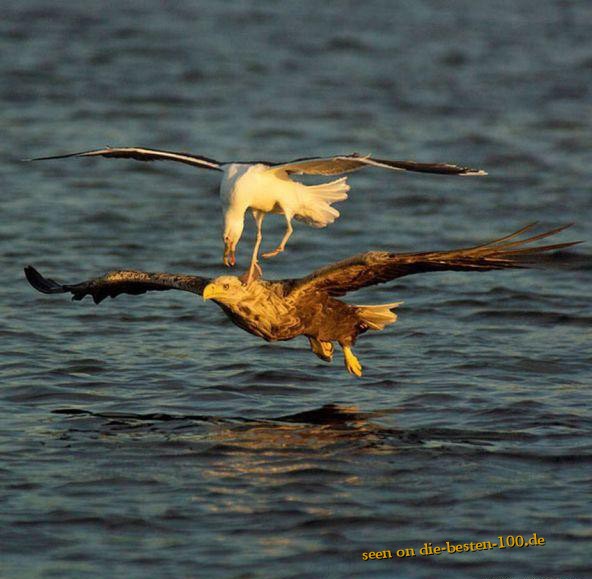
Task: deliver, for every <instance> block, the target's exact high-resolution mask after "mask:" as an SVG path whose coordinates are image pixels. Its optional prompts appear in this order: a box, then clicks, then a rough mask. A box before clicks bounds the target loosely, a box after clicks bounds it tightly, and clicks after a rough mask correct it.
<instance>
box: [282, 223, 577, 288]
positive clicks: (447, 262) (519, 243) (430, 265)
mask: <svg viewBox="0 0 592 579" xmlns="http://www.w3.org/2000/svg"><path fill="white" fill-rule="evenodd" d="M535 225H536V223H531V224H530V225H527V226H526V227H523V228H522V229H519V230H518V231H516V232H514V233H512V234H510V235H506V236H505V237H501V238H500V239H496V240H494V241H490V242H489V243H485V244H483V245H477V246H474V247H467V248H464V249H456V250H453V251H434V252H423V253H399V254H397V253H388V252H386V251H370V252H368V253H362V254H359V255H355V256H353V257H350V258H348V259H344V260H342V261H338V262H337V263H333V264H331V265H328V266H326V267H323V268H321V269H317V270H316V271H314V272H313V273H311V274H310V275H307V276H306V277H303V278H300V279H294V280H286V282H285V284H286V290H287V292H288V293H289V294H290V295H292V296H295V295H298V294H302V293H309V292H315V291H321V292H326V293H328V294H329V295H332V296H342V295H345V294H346V293H347V292H352V291H356V290H359V289H361V288H364V287H368V286H371V285H375V284H379V283H385V282H388V281H391V280H393V279H396V278H399V277H403V276H405V275H411V274H414V273H425V272H430V271H448V270H456V271H463V270H464V271H488V270H492V269H507V268H520V267H527V266H528V264H529V263H532V262H533V261H536V259H537V258H538V257H540V255H541V254H542V253H545V252H547V251H551V250H553V249H561V248H564V247H569V246H571V245H575V244H577V243H581V242H578V241H575V242H566V243H556V244H553V245H539V246H534V247H533V246H531V247H526V246H527V245H528V244H530V243H532V242H534V241H537V240H539V239H544V238H546V237H549V236H551V235H555V234H556V233H559V232H560V231H563V230H564V229H566V228H567V227H570V225H564V226H562V227H558V228H556V229H552V230H550V231H545V232H543V233H539V234H538V235H533V236H530V237H526V238H522V239H516V238H518V237H519V236H521V235H522V234H524V233H525V232H526V231H529V230H531V229H532V228H533V227H534V226H535Z"/></svg>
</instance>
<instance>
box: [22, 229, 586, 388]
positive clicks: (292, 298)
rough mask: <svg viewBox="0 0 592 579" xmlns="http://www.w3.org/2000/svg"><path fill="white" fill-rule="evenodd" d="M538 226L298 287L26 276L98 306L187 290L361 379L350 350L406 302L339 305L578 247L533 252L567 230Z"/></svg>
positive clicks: (359, 258)
mask: <svg viewBox="0 0 592 579" xmlns="http://www.w3.org/2000/svg"><path fill="white" fill-rule="evenodd" d="M533 226H534V224H531V225H527V226H526V227H523V228H522V229H520V230H518V231H516V232H515V233H512V234H511V235H507V236H505V237H502V238H500V239H496V240H494V241H491V242H489V243H485V244H483V245H477V246H474V247H468V248H464V249H456V250H452V251H434V252H422V253H399V254H396V253H388V252H384V251H370V252H367V253H362V254H359V255H355V256H353V257H350V258H349V259H344V260H342V261H338V262H336V263H333V264H331V265H328V266H326V267H323V268H321V269H317V270H316V271H314V272H312V273H311V274H310V275H307V276H305V277H302V278H298V279H286V280H278V281H265V280H262V279H256V280H254V281H253V282H252V283H250V284H249V285H244V284H243V283H242V282H241V280H240V279H239V278H238V277H235V276H221V277H218V278H215V279H208V278H204V277H198V276H193V275H177V274H170V273H146V272H141V271H127V270H120V271H111V272H109V273H107V274H106V275H104V276H102V277H98V278H95V279H91V280H89V281H85V282H82V283H78V284H60V283H57V282H55V281H53V280H51V279H47V278H44V277H43V276H42V275H41V274H40V273H39V272H37V271H36V270H35V269H34V268H33V267H31V266H28V267H26V268H25V274H26V276H27V279H28V280H29V282H30V283H31V285H32V286H33V287H34V288H35V289H37V290H39V291H40V292H43V293H46V294H54V293H67V292H69V293H71V294H72V295H73V298H72V299H74V300H81V299H82V298H83V297H85V296H87V295H90V296H92V298H93V300H94V302H95V303H96V304H98V303H100V302H101V301H103V300H104V299H105V298H107V297H111V298H115V297H117V296H118V295H120V294H132V295H138V294H143V293H145V292H147V291H164V290H171V289H177V290H183V291H187V292H191V293H194V294H198V295H201V296H203V298H204V300H212V301H213V302H214V303H216V304H217V305H218V306H220V307H221V308H222V310H224V313H225V314H226V315H227V316H228V317H229V318H230V319H231V320H232V321H233V322H234V323H235V324H236V325H237V326H239V327H241V328H243V329H244V330H246V331H247V332H249V333H251V334H254V335H255V336H259V337H261V338H263V339H264V340H267V341H270V342H271V341H276V340H291V339H292V338H295V337H297V336H306V337H307V338H308V340H309V342H310V347H311V349H312V351H313V352H314V353H315V354H316V355H317V356H318V357H319V358H321V359H322V360H325V361H331V360H332V357H333V348H334V342H337V343H338V344H339V345H340V346H341V348H342V349H343V355H344V359H345V367H346V368H347V370H348V371H349V372H350V373H352V374H355V375H356V376H361V375H362V366H361V365H360V362H359V361H358V359H357V358H356V356H355V355H354V354H353V352H352V350H351V348H352V346H353V345H354V343H355V341H356V338H357V337H358V336H359V335H360V334H363V333H364V332H366V331H368V330H382V329H384V328H385V327H386V326H387V325H389V324H392V323H393V322H394V321H395V320H396V319H397V316H396V314H395V313H394V311H393V310H394V309H395V308H396V307H397V306H398V305H399V304H400V303H401V302H393V303H388V304H381V305H373V306H360V305H351V304H347V303H345V302H343V301H341V300H339V299H337V298H339V297H340V296H343V295H345V294H346V293H348V292H353V291H356V290H359V289H361V288H365V287H368V286H372V285H376V284H379V283H385V282H389V281H391V280H394V279H397V278H399V277H403V276H406V275H411V274H415V273H426V272H434V271H450V270H454V271H489V270H494V269H508V268H521V267H527V266H528V264H529V263H532V262H533V261H536V260H537V258H539V257H540V256H541V255H542V254H544V253H546V252H548V251H551V250H554V249H561V248H565V247H569V246H572V245H575V244H576V243H578V242H564V243H555V244H552V245H538V246H536V245H535V246H532V245H530V244H532V243H533V242H535V241H537V240H540V239H544V238H547V237H549V236H551V235H555V234H556V233H558V232H560V231H562V230H563V229H565V227H568V226H564V227H559V228H556V229H553V230H550V231H545V232H543V233H539V234H537V235H531V236H527V237H524V235H523V234H524V233H526V232H527V231H529V230H531V229H532V227H533Z"/></svg>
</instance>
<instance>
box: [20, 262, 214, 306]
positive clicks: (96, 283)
mask: <svg viewBox="0 0 592 579" xmlns="http://www.w3.org/2000/svg"><path fill="white" fill-rule="evenodd" d="M25 276H26V277H27V280H28V281H29V283H30V284H31V285H32V286H33V287H34V288H35V289H36V290H37V291H40V292H41V293H44V294H60V293H68V292H69V293H71V294H72V299H73V300H81V299H82V298H83V297H85V296H87V295H90V296H92V298H93V300H94V302H95V304H98V303H100V302H102V301H103V300H104V299H105V298H107V297H111V298H115V297H117V296H118V295H120V294H131V295H139V294H143V293H146V292H148V291H166V290H171V289H176V290H183V291H187V292H192V293H194V294H198V295H202V294H203V290H204V287H205V286H206V285H207V284H208V283H209V282H210V280H209V279H207V278H204V277H197V276H194V275H177V274H172V273H146V272H143V271H126V270H120V271H110V272H109V273H107V274H105V275H104V276H102V277H97V278H94V279H91V280H88V281H84V282H82V283H77V284H72V285H69V284H64V285H62V284H59V283H57V282H55V281H54V280H52V279H48V278H45V277H43V276H42V275H41V274H40V273H39V272H38V271H37V270H36V269H35V268H34V267H32V266H30V265H29V266H27V267H25Z"/></svg>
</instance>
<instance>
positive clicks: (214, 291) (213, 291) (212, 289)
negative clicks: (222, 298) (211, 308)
mask: <svg viewBox="0 0 592 579" xmlns="http://www.w3.org/2000/svg"><path fill="white" fill-rule="evenodd" d="M220 293H221V292H220V290H219V288H218V286H217V285H216V284H215V283H209V284H208V285H207V286H206V287H205V288H204V291H203V299H204V302H205V301H206V300H212V299H215V298H216V297H217V296H219V295H220Z"/></svg>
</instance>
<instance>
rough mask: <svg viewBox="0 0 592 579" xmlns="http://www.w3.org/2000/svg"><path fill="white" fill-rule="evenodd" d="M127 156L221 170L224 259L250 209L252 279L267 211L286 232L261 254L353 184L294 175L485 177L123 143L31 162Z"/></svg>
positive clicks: (437, 166)
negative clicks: (238, 158)
mask: <svg viewBox="0 0 592 579" xmlns="http://www.w3.org/2000/svg"><path fill="white" fill-rule="evenodd" d="M96 156H102V157H124V158H132V159H137V160H139V161H157V160H168V161H177V162H180V163H185V164H188V165H192V166H194V167H200V168H203V169H210V170H215V171H221V172H222V178H221V180H220V189H219V191H220V199H221V201H222V212H223V214H224V232H223V240H224V257H223V260H224V263H225V265H234V264H235V250H236V246H237V245H238V242H239V240H240V238H241V236H242V232H243V227H244V219H245V213H246V212H247V211H248V210H250V211H251V212H252V215H253V218H254V219H255V224H256V226H257V240H256V243H255V247H254V249H253V254H252V257H251V266H250V268H249V276H248V281H251V280H252V279H253V278H254V273H255V270H256V269H260V268H259V266H258V255H259V247H260V245H261V240H262V231H261V228H262V224H263V218H264V217H265V215H267V214H268V213H278V214H282V215H283V216H284V218H285V220H286V231H285V233H284V236H283V238H282V240H281V242H280V244H279V245H278V247H277V248H276V249H274V250H273V251H270V252H267V253H264V254H263V257H272V256H274V255H277V254H278V253H280V252H282V251H284V248H285V246H286V243H287V242H288V239H289V238H290V236H291V235H292V231H293V228H292V219H293V218H295V219H297V220H300V221H303V222H304V223H306V224H307V225H310V226H313V227H325V226H326V225H329V224H330V223H333V221H335V219H337V218H338V217H339V211H337V210H336V209H335V208H334V207H332V206H331V205H332V204H333V203H336V202H338V201H344V200H345V199H347V192H348V191H349V185H348V184H347V178H346V177H342V178H340V179H337V180H335V181H330V182H328V183H321V184H319V185H304V184H302V183H299V182H297V181H294V180H293V179H292V178H291V177H290V175H293V174H298V175H302V174H308V175H322V176H330V175H341V174H343V173H350V172H352V171H358V170H360V169H362V168H364V167H378V168H382V169H388V170H395V171H414V172H419V173H434V174H439V175H469V176H471V175H485V174H486V173H485V171H482V170H479V169H471V168H468V167H460V166H458V165H451V164H448V163H417V162H415V161H391V160H385V159H375V158H373V157H371V156H370V155H368V156H360V155H357V154H353V155H336V156H333V157H325V158H321V157H307V158H303V159H295V160H293V161H288V162H285V163H276V162H268V161H254V162H219V161H216V160H215V159H211V158H208V157H203V156H200V155H192V154H189V153H177V152H173V151H159V150H155V149H145V148H142V147H120V148H111V147H108V148H106V149H97V150H94V151H83V152H81V153H71V154H67V155H57V156H52V157H41V158H38V159H33V160H47V159H60V158H65V157H96Z"/></svg>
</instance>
